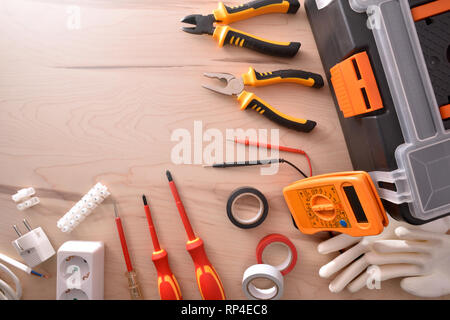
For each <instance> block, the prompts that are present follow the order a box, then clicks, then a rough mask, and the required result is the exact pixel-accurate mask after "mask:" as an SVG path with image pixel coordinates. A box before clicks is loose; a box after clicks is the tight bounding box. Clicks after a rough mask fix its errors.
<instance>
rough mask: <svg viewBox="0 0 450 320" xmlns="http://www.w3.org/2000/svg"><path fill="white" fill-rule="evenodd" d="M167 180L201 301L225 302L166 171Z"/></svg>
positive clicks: (221, 289)
mask: <svg viewBox="0 0 450 320" xmlns="http://www.w3.org/2000/svg"><path fill="white" fill-rule="evenodd" d="M166 175H167V179H168V180H169V186H170V190H171V191H172V195H173V197H174V199H175V203H176V205H177V208H178V212H179V213H180V217H181V220H182V221H183V225H184V229H185V230H186V233H187V236H188V241H187V243H186V250H187V251H188V252H189V254H190V255H191V258H192V261H193V262H194V265H195V277H196V278H197V284H198V288H199V290H200V294H201V295H202V298H203V300H225V299H226V298H225V291H224V289H223V285H222V282H221V281H220V279H219V275H218V274H217V272H216V270H215V269H214V267H213V266H212V264H211V262H209V259H208V257H207V255H206V252H205V248H204V245H203V240H202V239H200V237H196V236H195V234H194V230H192V226H191V223H190V222H189V218H188V216H187V214H186V211H185V209H184V206H183V203H182V202H181V199H180V195H179V194H178V191H177V187H176V186H175V182H174V181H173V179H172V175H171V174H170V171H169V170H167V171H166Z"/></svg>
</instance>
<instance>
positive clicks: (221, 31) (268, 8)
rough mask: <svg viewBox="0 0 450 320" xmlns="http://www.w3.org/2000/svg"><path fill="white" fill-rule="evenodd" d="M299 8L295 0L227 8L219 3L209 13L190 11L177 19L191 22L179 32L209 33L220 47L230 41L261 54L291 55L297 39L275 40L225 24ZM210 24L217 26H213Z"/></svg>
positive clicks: (261, 1)
mask: <svg viewBox="0 0 450 320" xmlns="http://www.w3.org/2000/svg"><path fill="white" fill-rule="evenodd" d="M299 8H300V3H299V2H298V0H256V1H251V2H249V3H246V4H242V5H240V6H235V7H228V6H226V5H224V4H223V3H222V2H219V7H218V8H217V9H215V10H214V11H213V13H212V14H209V15H206V16H204V15H200V14H191V15H188V16H186V17H185V18H184V19H183V20H181V22H185V23H189V24H193V25H195V27H183V28H182V29H183V31H185V32H188V33H192V34H205V33H206V34H209V35H212V36H213V38H214V39H216V40H217V41H218V42H219V46H220V47H222V46H224V45H225V44H231V45H235V46H239V47H244V48H248V49H252V50H255V51H258V52H261V53H265V54H269V55H273V56H281V57H292V56H294V55H295V54H296V53H297V52H298V50H299V49H300V42H277V41H269V40H264V39H262V38H259V37H256V36H253V35H251V34H249V33H246V32H242V31H239V30H236V29H232V28H230V27H229V26H227V24H229V23H232V22H235V21H239V20H244V19H247V18H251V17H255V16H259V15H262V14H266V13H292V14H294V13H296V12H297V10H298V9H299ZM214 23H217V25H215V26H214Z"/></svg>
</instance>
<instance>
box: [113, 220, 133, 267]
mask: <svg viewBox="0 0 450 320" xmlns="http://www.w3.org/2000/svg"><path fill="white" fill-rule="evenodd" d="M115 219H116V226H117V231H118V232H119V238H120V244H121V245H122V251H123V257H124V258H125V263H126V265H127V270H128V272H131V271H133V266H132V265H131V260H130V254H129V253H128V247H127V241H126V240H125V233H124V232H123V227H122V221H121V220H120V218H119V217H117V218H115Z"/></svg>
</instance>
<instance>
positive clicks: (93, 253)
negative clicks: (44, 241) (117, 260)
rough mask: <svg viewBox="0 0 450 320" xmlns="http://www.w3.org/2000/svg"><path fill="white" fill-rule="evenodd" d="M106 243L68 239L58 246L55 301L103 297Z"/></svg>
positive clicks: (101, 298)
mask: <svg viewBox="0 0 450 320" xmlns="http://www.w3.org/2000/svg"><path fill="white" fill-rule="evenodd" d="M104 265H105V246H104V244H103V242H101V241H67V242H65V243H63V245H62V246H61V247H60V248H59V249H58V253H57V279H56V300H103V294H104Z"/></svg>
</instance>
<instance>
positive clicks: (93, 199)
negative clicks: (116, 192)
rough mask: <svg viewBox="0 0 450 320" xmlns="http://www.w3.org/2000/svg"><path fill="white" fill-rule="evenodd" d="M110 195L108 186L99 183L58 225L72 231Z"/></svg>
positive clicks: (63, 230)
mask: <svg viewBox="0 0 450 320" xmlns="http://www.w3.org/2000/svg"><path fill="white" fill-rule="evenodd" d="M109 195H110V193H109V191H108V188H107V187H106V186H104V185H102V184H101V183H100V182H99V183H97V184H96V185H95V186H94V187H93V188H92V189H91V190H89V192H88V193H87V194H86V195H85V196H84V197H83V198H81V200H80V201H78V202H77V204H75V205H74V206H73V207H72V209H70V210H69V211H68V212H67V213H66V214H65V215H64V216H63V217H62V218H61V219H59V220H58V222H57V223H56V226H57V227H58V228H59V229H60V230H61V231H62V232H71V231H72V230H73V229H74V228H75V227H76V226H78V225H79V224H80V222H81V221H83V220H84V219H86V217H87V216H88V215H89V214H91V212H92V211H93V210H94V209H95V208H96V207H97V206H98V205H99V204H100V203H102V202H103V201H104V200H105V199H106V198H107V197H108V196H109Z"/></svg>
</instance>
